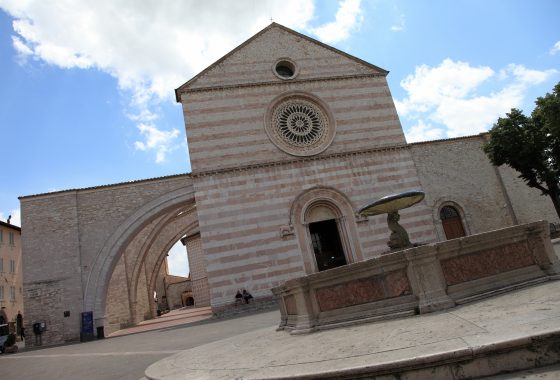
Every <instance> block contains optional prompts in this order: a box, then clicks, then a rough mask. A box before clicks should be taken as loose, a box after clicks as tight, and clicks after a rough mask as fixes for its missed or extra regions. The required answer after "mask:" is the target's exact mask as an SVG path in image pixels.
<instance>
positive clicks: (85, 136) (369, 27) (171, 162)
mask: <svg viewBox="0 0 560 380" xmlns="http://www.w3.org/2000/svg"><path fill="white" fill-rule="evenodd" d="M117 4H118V5H117ZM558 15H560V2H559V1H557V0H549V1H546V0H538V1H526V0H525V1H518V0H493V1H487V0H484V1H479V0H469V1H448V0H445V1H443V0H442V1H437V0H431V1H412V0H408V1H375V0H370V1H366V0H363V1H359V0H343V1H336V0H327V1H318V0H316V1H312V0H282V1H280V0H240V1H237V2H224V1H218V0H208V1H204V2H198V1H182V0H168V1H156V0H151V1H144V2H136V1H133V0H122V1H119V2H118V3H117V2H114V1H110V0H99V1H95V2H87V1H78V0H76V1H71V0H56V1H54V0H53V1H50V0H36V1H32V0H27V1H23V0H0V142H2V144H1V145H0V147H1V154H2V157H3V158H4V165H2V173H1V174H0V220H5V219H6V218H7V216H8V215H9V214H12V215H14V218H13V221H14V222H15V223H19V201H18V199H17V197H18V196H21V195H30V194H37V193H44V192H49V191H56V190H64V189H71V188H81V187H88V186H96V185H102V184H108V183H117V182H123V181H128V180H134V179H141V178H152V177H159V176H164V175H170V174H177V173H183V172H188V171H190V166H189V161H188V154H187V146H186V141H185V131H184V122H183V117H182V111H181V107H180V105H178V104H176V103H175V101H174V94H173V90H174V89H175V88H176V87H178V86H180V85H181V84H182V83H184V82H185V81H187V80H188V79H190V78H191V77H192V76H194V75H196V73H198V72H199V71H201V70H202V69H204V68H205V67H206V66H208V65H210V64H211V63H212V62H214V61H215V60H217V59H218V58H220V57H221V56H223V55H224V54H226V53H227V52H228V51H230V50H231V49H233V48H234V47H235V46H237V45H238V44H240V43H242V42H243V41H244V40H246V39H247V38H249V37H251V36H252V35H253V34H254V33H256V32H257V31H259V30H260V29H262V28H264V27H266V26H267V25H268V24H269V23H270V19H271V18H272V19H274V21H276V22H279V23H281V24H283V25H286V26H288V27H291V28H294V29H296V30H298V31H299V32H301V33H304V34H306V35H309V36H311V37H313V38H316V39H319V40H321V41H323V42H325V43H328V44H330V45H333V46H335V47H337V48H338V49H341V50H343V51H346V52H348V53H349V54H352V55H355V56H357V57H359V58H361V59H364V60H366V61H368V62H371V63H373V64H375V65H377V66H380V67H382V68H384V69H387V70H389V71H390V74H389V76H388V81H389V86H390V89H391V92H392V94H393V97H394V99H395V102H396V105H397V109H398V112H399V115H400V118H401V123H402V125H403V128H404V129H405V133H406V135H407V139H408V140H409V141H418V140H429V139H435V138H446V137H454V136H461V135H469V134H476V133H480V132H482V131H485V130H487V129H489V128H490V127H491V126H492V123H493V122H494V121H495V120H496V119H497V117H499V116H503V115H504V114H505V112H507V111H509V109H511V108H512V107H517V108H521V109H523V110H524V111H526V112H530V111H531V110H532V108H533V101H534V100H535V98H536V97H537V96H541V95H543V94H545V93H546V92H550V91H551V90H552V87H553V86H554V84H556V83H558V82H559V81H560V23H559V22H558ZM179 251H181V253H182V252H184V248H183V247H180V248H179Z"/></svg>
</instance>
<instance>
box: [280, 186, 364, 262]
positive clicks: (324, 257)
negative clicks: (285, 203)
mask: <svg viewBox="0 0 560 380" xmlns="http://www.w3.org/2000/svg"><path fill="white" fill-rule="evenodd" d="M290 228H292V229H293V230H294V232H295V234H296V236H297V238H298V240H299V246H300V248H301V251H302V258H303V264H304V268H305V272H306V273H314V272H319V271H323V270H327V269H331V268H335V267H338V266H341V265H345V264H349V263H353V262H356V261H359V260H363V255H362V250H361V247H360V243H359V239H358V233H357V226H356V221H355V217H354V208H353V207H352V204H351V202H350V201H349V199H348V198H347V197H346V196H345V195H344V194H342V193H341V192H339V191H338V190H335V189H333V188H330V187H323V186H318V187H315V188H312V189H309V190H306V191H305V192H303V193H301V194H300V195H298V196H297V197H296V199H295V200H294V201H293V203H292V207H291V209H290Z"/></svg>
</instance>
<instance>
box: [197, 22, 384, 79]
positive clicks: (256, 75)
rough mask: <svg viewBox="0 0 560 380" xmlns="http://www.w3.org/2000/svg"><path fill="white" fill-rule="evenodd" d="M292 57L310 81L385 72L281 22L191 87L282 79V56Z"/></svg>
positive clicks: (253, 39) (302, 73) (244, 46)
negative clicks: (278, 70) (279, 65)
mask: <svg viewBox="0 0 560 380" xmlns="http://www.w3.org/2000/svg"><path fill="white" fill-rule="evenodd" d="M282 58H290V59H291V60H293V61H294V62H295V64H296V65H297V67H298V69H299V73H298V75H297V76H296V78H295V79H297V80H309V79H316V78H332V77H338V76H348V75H364V74H372V73H381V72H384V71H383V70H382V69H379V68H376V67H373V66H372V65H368V64H365V63H364V62H359V60H357V59H352V58H349V57H346V56H345V55H344V53H342V52H336V51H334V50H333V49H332V48H330V47H327V46H326V45H323V44H321V43H320V42H318V41H314V42H311V41H310V39H309V38H307V37H305V36H302V35H298V34H297V33H295V32H294V31H288V30H286V29H284V28H283V27H281V26H279V25H274V24H273V25H271V27H269V28H266V29H265V30H264V31H263V32H262V33H259V34H258V35H256V36H255V37H254V38H252V39H251V40H248V41H247V42H246V43H244V44H243V45H241V46H240V47H239V48H238V49H236V50H235V51H232V54H229V55H228V56H226V57H225V59H224V60H221V61H220V62H218V63H217V64H215V65H212V66H211V67H210V68H209V69H207V70H205V71H204V72H203V73H202V74H201V75H199V76H197V79H195V80H194V81H192V82H191V83H189V85H188V87H189V88H194V89H198V88H207V87H223V86H228V85H239V84H255V83H269V82H276V83H279V82H282V79H280V78H279V77H277V76H276V75H275V74H274V72H273V66H274V64H275V63H276V61H277V60H278V59H282Z"/></svg>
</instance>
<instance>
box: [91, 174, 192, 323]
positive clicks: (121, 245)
mask: <svg viewBox="0 0 560 380" xmlns="http://www.w3.org/2000/svg"><path fill="white" fill-rule="evenodd" d="M194 203H195V199H194V189H193V187H192V185H191V184H189V185H187V186H184V187H180V188H178V189H176V190H173V191H170V192H168V193H166V194H164V195H161V196H160V197H158V198H156V199H154V200H152V201H150V202H148V203H146V204H144V205H143V206H142V207H140V208H139V209H137V210H136V211H135V212H134V213H132V214H131V215H130V216H129V217H128V218H127V219H126V220H125V221H124V222H123V223H121V224H120V225H119V226H118V227H117V228H116V229H115V231H114V232H113V233H112V234H111V236H110V237H109V238H108V239H107V240H106V241H105V244H104V245H103V248H102V249H101V250H99V252H98V253H97V255H96V258H95V260H94V261H93V264H92V266H91V270H90V271H89V273H88V276H87V280H86V282H85V286H84V300H83V303H84V310H92V311H93V312H94V315H95V316H97V317H96V319H97V320H99V319H104V318H105V307H106V298H107V291H108V286H109V281H110V279H111V275H112V273H113V269H114V268H115V265H116V264H117V261H118V259H119V258H120V256H121V255H122V254H123V252H124V250H125V249H126V247H127V246H128V244H129V243H130V242H131V241H132V239H134V237H135V236H136V235H137V234H138V233H139V232H140V231H141V230H142V229H143V228H144V227H145V226H146V225H147V224H149V223H151V222H152V221H153V220H155V219H156V218H159V217H161V216H162V215H165V214H168V213H172V212H173V211H174V210H177V209H180V208H184V207H186V206H188V205H189V204H193V205H194ZM98 323H99V322H98ZM101 323H102V322H101Z"/></svg>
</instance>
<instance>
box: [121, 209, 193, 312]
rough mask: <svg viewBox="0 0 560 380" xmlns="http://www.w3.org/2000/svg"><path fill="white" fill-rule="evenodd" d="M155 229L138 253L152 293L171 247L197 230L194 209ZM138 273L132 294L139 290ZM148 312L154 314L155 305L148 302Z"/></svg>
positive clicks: (149, 290)
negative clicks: (142, 249) (141, 250)
mask: <svg viewBox="0 0 560 380" xmlns="http://www.w3.org/2000/svg"><path fill="white" fill-rule="evenodd" d="M156 230H157V233H155V234H154V235H153V239H152V240H151V242H150V244H149V245H148V246H147V249H146V251H145V252H142V253H141V255H139V256H142V260H143V263H144V266H145V270H146V273H147V274H148V275H149V278H148V279H147V280H148V281H147V289H148V294H153V292H154V289H155V282H156V278H157V276H158V273H159V271H160V268H161V265H162V264H163V261H164V260H165V257H166V256H167V253H168V252H169V250H170V249H171V247H172V246H173V245H174V244H175V243H176V242H177V241H178V240H179V239H180V238H181V237H183V236H185V235H186V234H189V233H195V232H198V219H197V215H196V209H194V208H191V209H190V210H189V211H185V212H183V213H181V214H180V215H177V216H175V217H174V218H171V219H168V220H167V223H166V224H165V225H162V226H161V228H157V229H154V231H156ZM185 254H186V252H185ZM139 275H140V273H138V274H137V275H136V277H133V278H132V280H131V290H132V294H133V295H135V294H137V292H138V290H139V289H138V279H139ZM150 312H151V314H152V316H155V314H156V310H155V305H154V304H152V303H150Z"/></svg>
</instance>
